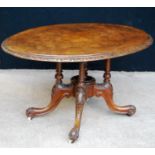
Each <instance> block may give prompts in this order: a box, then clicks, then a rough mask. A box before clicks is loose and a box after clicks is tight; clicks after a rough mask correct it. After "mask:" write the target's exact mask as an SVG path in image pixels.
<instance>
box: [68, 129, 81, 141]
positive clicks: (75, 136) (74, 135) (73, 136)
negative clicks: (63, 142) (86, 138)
mask: <svg viewBox="0 0 155 155" xmlns="http://www.w3.org/2000/svg"><path fill="white" fill-rule="evenodd" d="M78 138H79V129H78V128H73V129H72V130H71V131H70V133H69V143H74V142H75V141H76V140H77V139H78Z"/></svg>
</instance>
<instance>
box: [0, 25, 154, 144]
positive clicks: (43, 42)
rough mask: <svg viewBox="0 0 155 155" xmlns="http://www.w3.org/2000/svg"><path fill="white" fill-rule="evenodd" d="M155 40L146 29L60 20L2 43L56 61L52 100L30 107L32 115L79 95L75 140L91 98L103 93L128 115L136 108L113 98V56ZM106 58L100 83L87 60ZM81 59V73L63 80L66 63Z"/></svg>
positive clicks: (17, 51)
mask: <svg viewBox="0 0 155 155" xmlns="http://www.w3.org/2000/svg"><path fill="white" fill-rule="evenodd" d="M151 44H152V38H151V36H149V35H148V34H147V33H145V32H144V31H142V30H139V29H136V28H133V27H129V26H123V25H112V24H101V23H83V24H60V25H48V26H42V27H38V28H33V29H29V30H26V31H24V32H20V33H18V34H15V35H13V36H11V37H9V38H8V39H6V40H5V41H4V42H3V43H2V48H3V50H4V51H5V52H7V53H9V54H12V55H14V56H16V57H20V58H24V59H31V60H37V61H47V62H56V63H57V66H56V74H55V78H56V81H55V85H54V86H53V88H52V95H51V101H50V103H49V104H48V105H47V106H45V107H42V108H34V107H31V108H29V109H27V110H26V115H27V117H28V118H30V119H32V118H34V117H36V116H40V115H43V114H46V113H48V112H50V111H52V110H54V109H55V108H56V107H57V106H58V104H59V103H60V101H61V100H62V99H63V98H64V97H70V96H73V97H75V99H76V101H75V107H76V110H75V122H74V126H73V128H72V129H71V131H70V133H69V139H70V140H71V142H74V141H75V140H77V138H78V137H79V130H80V123H81V117H82V111H83V108H84V104H85V103H86V101H87V99H88V98H90V97H93V96H97V97H103V98H104V99H105V102H106V103H107V105H108V107H109V108H110V109H111V110H112V111H114V112H116V113H119V114H125V115H128V116H131V115H133V114H134V113H135V112H136V108H135V106H133V105H126V106H119V105H117V104H115V102H114V101H113V89H112V84H111V83H110V60H111V58H115V57H120V56H124V55H128V54H132V53H135V52H138V51H141V50H143V49H145V48H147V47H148V46H150V45H151ZM96 60H105V67H104V68H105V72H104V80H103V82H102V83H96V81H95V78H93V77H91V76H89V75H88V72H87V62H90V61H96ZM64 62H65V63H72V62H79V75H76V76H74V77H72V78H71V82H70V83H69V84H65V83H63V74H62V63H64Z"/></svg>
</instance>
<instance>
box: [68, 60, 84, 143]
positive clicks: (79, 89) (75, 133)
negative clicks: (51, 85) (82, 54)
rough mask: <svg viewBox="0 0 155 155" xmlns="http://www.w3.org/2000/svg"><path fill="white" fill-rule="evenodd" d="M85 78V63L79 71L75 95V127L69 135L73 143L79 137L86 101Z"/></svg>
mask: <svg viewBox="0 0 155 155" xmlns="http://www.w3.org/2000/svg"><path fill="white" fill-rule="evenodd" d="M85 77H86V70H85V63H81V64H80V71H79V82H78V84H77V86H76V93H75V98H76V111H75V122H74V127H73V128H72V129H71V131H70V133H69V139H70V140H71V142H72V143H74V142H75V141H76V140H77V139H78V137H79V131H80V125H81V117H82V112H83V107H84V103H85V101H86V89H85V84H84V79H85Z"/></svg>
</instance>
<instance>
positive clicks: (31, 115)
mask: <svg viewBox="0 0 155 155" xmlns="http://www.w3.org/2000/svg"><path fill="white" fill-rule="evenodd" d="M33 110H34V108H28V109H27V110H26V116H27V118H28V120H32V118H33V117H34V113H33Z"/></svg>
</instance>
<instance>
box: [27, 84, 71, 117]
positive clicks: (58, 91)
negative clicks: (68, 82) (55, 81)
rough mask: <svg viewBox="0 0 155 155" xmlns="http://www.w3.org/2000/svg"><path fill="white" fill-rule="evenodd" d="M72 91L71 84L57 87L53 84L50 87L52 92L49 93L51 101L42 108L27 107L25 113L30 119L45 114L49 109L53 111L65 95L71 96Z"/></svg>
mask: <svg viewBox="0 0 155 155" xmlns="http://www.w3.org/2000/svg"><path fill="white" fill-rule="evenodd" d="M71 93H72V88H71V86H70V87H69V86H66V87H65V86H63V88H59V86H57V85H55V86H54V87H53V89H52V94H51V101H50V103H49V104H48V105H47V106H46V107H43V108H34V107H31V108H28V109H27V110H26V115H27V117H28V118H29V119H32V118H33V117H35V116H40V115H44V114H47V113H48V112H50V111H53V110H54V109H55V108H56V107H57V106H58V104H59V103H60V101H61V100H62V99H63V98H64V97H65V96H66V97H69V96H71Z"/></svg>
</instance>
